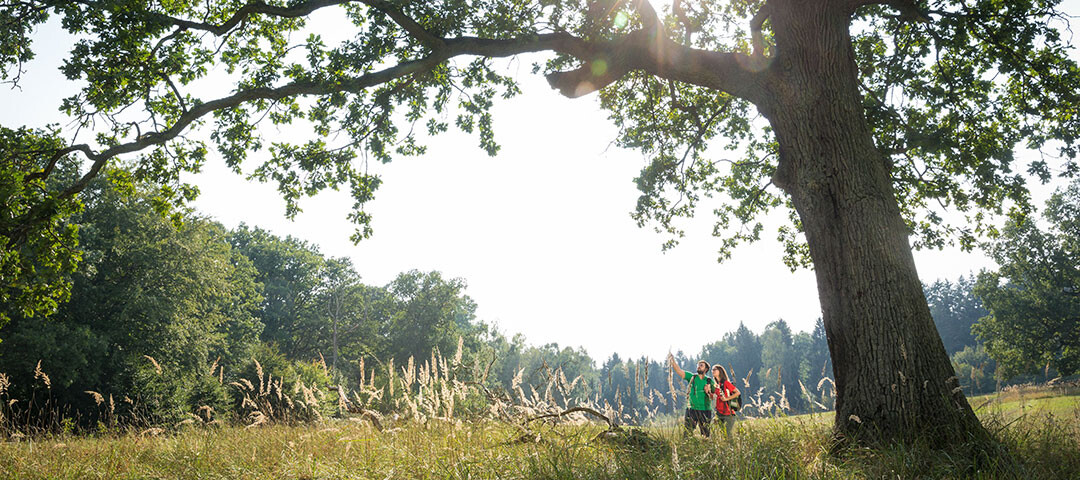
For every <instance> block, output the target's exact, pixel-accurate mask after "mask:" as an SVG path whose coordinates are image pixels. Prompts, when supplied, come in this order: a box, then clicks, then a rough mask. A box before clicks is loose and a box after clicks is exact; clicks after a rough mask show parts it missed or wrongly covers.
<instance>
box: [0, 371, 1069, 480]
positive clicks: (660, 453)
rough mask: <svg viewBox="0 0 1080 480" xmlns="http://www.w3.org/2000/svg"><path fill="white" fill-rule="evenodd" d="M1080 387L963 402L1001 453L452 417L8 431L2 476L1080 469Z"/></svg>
mask: <svg viewBox="0 0 1080 480" xmlns="http://www.w3.org/2000/svg"><path fill="white" fill-rule="evenodd" d="M1078 390H1080V389H1078V388H1077V387H1075V386H1073V387H1070V388H1055V387H1047V386H1024V387H1013V388H1011V389H1006V390H1004V391H1002V392H999V393H996V394H993V395H989V396H981V397H974V398H972V405H974V406H975V407H976V408H977V409H978V411H979V414H980V417H981V418H982V419H983V421H984V423H985V424H986V426H987V427H988V428H989V429H990V430H991V431H992V432H993V433H994V434H995V436H996V437H997V438H998V439H999V440H1000V445H999V446H998V448H1000V449H1001V453H1002V455H1000V456H997V457H996V458H995V459H992V460H983V461H978V460H977V459H975V458H974V457H972V455H971V452H966V450H965V448H964V446H958V447H957V448H956V449H954V450H952V451H949V452H942V451H929V450H926V449H922V448H919V447H918V446H900V445H897V446H891V447H885V448H877V449H869V448H854V447H850V448H845V449H840V450H839V451H834V449H833V445H832V443H831V435H830V429H829V424H830V422H831V415H830V414H829V413H819V414H814V415H798V416H787V417H786V416H778V417H773V418H754V419H744V420H742V421H740V422H739V424H738V427H737V431H736V434H735V435H733V438H730V439H728V438H724V437H723V435H716V434H714V435H713V436H712V438H710V439H704V438H701V437H700V436H697V435H695V436H689V437H687V436H684V435H683V432H682V430H681V427H680V426H679V424H678V423H677V422H678V420H679V419H677V418H674V417H672V418H666V419H665V418H658V419H655V420H653V421H652V422H651V423H650V425H649V426H647V427H639V428H634V427H623V428H621V429H620V431H619V432H618V433H613V432H611V431H609V429H608V428H607V427H606V426H605V425H604V424H602V423H598V422H593V421H582V420H580V419H579V420H574V421H570V422H566V423H561V422H560V423H556V422H554V420H553V419H543V420H541V421H535V422H530V423H528V424H522V423H520V422H510V421H499V420H477V421H463V420H455V419H449V418H442V419H435V418H432V419H428V420H427V421H424V422H419V421H415V420H407V419H401V420H394V419H393V418H392V417H384V418H383V420H382V422H381V423H379V424H376V423H375V422H372V421H370V419H369V418H366V417H365V416H362V415H360V416H358V415H349V416H347V417H346V418H327V419H322V420H316V421H311V422H305V423H296V424H291V425H290V424H284V423H261V424H258V425H254V426H251V425H249V426H239V425H229V424H224V423H216V424H212V423H206V424H200V423H196V422H191V423H187V424H184V425H181V426H179V427H178V428H176V429H171V430H168V431H165V430H161V429H147V430H144V431H141V432H139V431H133V430H127V431H112V432H110V431H107V430H106V431H100V432H98V433H95V434H92V435H75V434H52V435H46V436H41V437H33V436H29V437H23V438H12V439H9V441H6V442H4V443H2V444H0V476H3V477H4V478H27V479H29V478H58V479H59V478H71V479H75V478H240V479H260V478H295V479H354V478H355V479H367V478H380V479H381V478H419V479H429V478H431V479H434V478H454V479H457V478H461V479H464V478H521V479H534V478H556V479H557V478H599V479H608V478H610V479H615V478H618V479H626V478H641V479H677V478H686V479H691V478H695V479H711V478H716V479H720V478H747V479H749V478H754V479H758V478H775V479H796V478H815V479H816V478H820V479H833V478H836V479H846V478H904V479H907V478H1025V479H1043V478H1046V479H1054V478H1080V395H1078V393H1080V392H1078Z"/></svg>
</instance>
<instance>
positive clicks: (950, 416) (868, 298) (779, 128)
mask: <svg viewBox="0 0 1080 480" xmlns="http://www.w3.org/2000/svg"><path fill="white" fill-rule="evenodd" d="M773 1H776V2H777V4H778V5H776V7H778V8H774V9H773V12H772V16H771V18H770V20H771V22H772V25H773V31H774V32H776V34H775V35H776V44H777V49H776V50H777V52H778V53H777V55H776V58H775V64H774V65H772V67H771V68H770V77H769V83H770V85H769V89H770V91H772V92H774V94H775V95H776V97H777V98H776V99H775V101H774V102H770V103H771V105H773V106H765V108H763V109H762V111H763V113H764V114H765V116H766V117H767V118H768V119H769V120H770V122H771V123H772V126H773V128H774V129H775V132H776V136H777V140H778V142H779V145H780V165H779V167H778V169H777V173H776V176H775V179H774V181H775V183H776V184H777V185H779V186H780V187H781V188H782V189H784V190H785V191H786V192H787V193H788V194H789V195H791V199H792V202H793V204H794V205H795V208H796V210H797V211H798V213H799V218H800V219H801V221H802V224H803V229H804V231H805V234H806V240H807V243H808V245H809V247H810V254H811V257H812V258H813V262H814V269H815V273H816V275H817V282H818V294H819V296H820V300H821V306H822V313H823V317H824V323H825V330H826V334H827V337H828V342H829V350H830V352H831V355H832V360H833V372H834V375H835V380H836V390H837V401H836V432H837V433H838V434H839V435H841V436H844V437H848V438H852V437H858V438H861V439H865V440H869V441H871V442H874V441H894V440H895V441H901V442H912V441H926V442H929V443H930V444H931V445H934V446H944V445H948V444H955V443H956V442H970V441H972V440H982V439H985V438H986V432H985V430H984V429H983V428H982V426H981V424H980V423H979V421H978V419H977V418H976V417H975V414H974V413H973V412H972V410H971V407H970V406H969V405H968V403H967V400H966V399H965V398H964V395H963V394H962V393H961V392H960V389H959V388H957V387H958V385H959V383H958V381H957V379H956V377H955V376H954V373H953V369H952V365H951V363H950V361H949V358H948V355H947V354H946V352H945V347H944V345H943V344H942V342H941V338H940V337H939V336H938V333H937V329H936V328H935V327H934V322H933V319H932V318H931V316H930V310H929V308H928V307H927V304H926V298H925V296H924V294H923V291H922V285H921V283H920V281H919V277H918V274H917V273H916V270H915V263H914V259H913V257H912V254H911V247H910V245H909V243H908V238H907V235H908V230H907V227H906V226H905V224H904V221H903V219H902V217H901V215H900V209H899V207H898V205H897V202H896V197H895V194H894V192H893V188H892V184H891V179H890V171H889V165H888V164H887V162H886V161H885V159H884V157H883V156H882V155H881V154H880V153H879V152H878V150H877V149H876V147H875V146H874V142H873V137H872V135H871V131H870V129H869V126H868V125H867V123H866V119H865V116H864V112H863V107H862V100H861V95H860V92H859V89H858V83H857V82H858V80H857V76H856V75H857V70H856V65H855V60H854V53H853V51H852V47H851V38H850V35H849V33H848V22H849V20H850V12H845V11H844V10H843V8H842V7H832V6H830V3H831V2H828V1H825V0H818V1H809V2H807V1H804V0H779V1H777V0H773Z"/></svg>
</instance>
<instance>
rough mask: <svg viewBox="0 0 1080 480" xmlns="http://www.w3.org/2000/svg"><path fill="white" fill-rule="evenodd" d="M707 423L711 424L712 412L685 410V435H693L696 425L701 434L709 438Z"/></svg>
mask: <svg viewBox="0 0 1080 480" xmlns="http://www.w3.org/2000/svg"><path fill="white" fill-rule="evenodd" d="M709 422H712V410H694V409H692V408H688V409H686V433H693V432H694V426H695V425H696V426H697V427H698V428H699V429H701V434H702V435H705V438H709Z"/></svg>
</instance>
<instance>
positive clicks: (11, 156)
mask: <svg viewBox="0 0 1080 480" xmlns="http://www.w3.org/2000/svg"><path fill="white" fill-rule="evenodd" d="M323 9H333V10H334V11H335V12H337V14H338V15H336V18H337V19H338V20H339V21H340V23H341V25H344V26H346V27H347V28H348V29H349V30H350V31H351V32H350V34H351V35H350V38H349V39H348V40H347V41H344V42H341V43H340V44H336V45H327V44H326V43H325V42H324V41H323V40H322V38H321V37H319V36H318V35H317V34H316V33H317V32H314V31H313V30H312V29H311V28H310V26H308V25H307V24H306V20H307V19H308V17H309V16H310V15H312V14H313V13H314V12H317V11H319V10H323ZM50 16H55V17H58V18H59V19H60V20H61V22H62V25H63V28H65V29H66V30H68V31H69V32H72V33H75V34H77V35H79V38H80V40H78V41H77V43H76V44H75V45H74V47H73V48H72V50H71V53H70V55H69V57H68V58H67V61H66V63H65V64H64V66H63V68H62V70H63V73H64V74H65V75H67V76H68V78H70V79H72V80H79V81H81V82H83V85H85V87H84V88H83V89H82V90H81V91H80V93H79V94H78V95H76V96H74V97H72V98H70V99H67V100H66V101H64V103H63V105H62V108H63V110H64V111H65V112H66V113H67V114H68V115H70V116H71V117H72V118H73V119H74V120H75V125H76V126H78V127H83V128H91V127H95V128H96V131H97V137H96V138H95V139H94V141H93V142H84V143H80V142H78V141H71V142H69V141H67V139H69V138H70V137H69V136H67V135H69V134H68V133H67V132H61V131H59V130H55V129H53V130H30V129H22V130H19V129H16V128H14V127H7V128H4V129H3V130H2V131H0V139H2V140H3V142H4V143H3V151H2V156H3V162H4V163H3V164H4V168H3V170H4V172H3V178H4V180H5V182H6V184H5V188H4V189H3V190H0V193H3V195H4V198H5V201H4V205H5V207H4V208H5V211H4V212H2V213H3V215H2V216H0V236H3V237H4V238H3V239H2V240H3V241H4V242H5V244H6V245H7V249H6V250H5V255H4V258H3V262H2V263H0V268H2V272H3V275H4V277H3V278H4V279H5V285H4V292H5V293H4V295H5V297H4V300H5V301H8V299H14V300H17V301H18V302H21V303H19V306H20V308H22V310H21V311H22V312H23V313H26V312H31V313H33V312H37V311H47V310H48V308H49V307H50V305H51V303H49V302H38V303H34V302H33V300H34V299H35V298H41V297H47V298H53V299H54V298H57V297H58V296H61V295H62V289H59V290H58V289H55V288H53V289H49V288H47V287H48V286H49V285H52V283H47V282H45V283H43V282H44V281H43V280H35V279H39V278H46V279H49V278H53V277H55V276H56V275H53V276H52V277H49V276H41V275H37V276H35V275H29V274H27V272H28V271H29V270H28V268H29V267H36V268H38V270H36V271H38V272H48V271H50V270H49V269H48V268H45V267H48V266H49V265H52V266H54V267H55V268H53V270H51V271H53V272H62V270H63V269H64V268H66V267H65V266H64V265H62V264H61V262H58V261H57V259H58V258H63V255H62V254H61V253H57V252H58V251H59V250H58V249H59V248H61V247H57V246H56V245H58V244H62V243H63V242H58V241H54V240H47V241H45V240H42V239H43V238H53V237H50V235H51V234H52V233H55V232H57V231H59V232H61V233H63V232H64V231H63V222H62V221H60V220H58V218H59V217H58V216H59V215H62V214H63V213H64V209H65V208H69V209H70V204H71V202H72V201H74V199H77V196H78V193H79V192H80V191H81V190H82V189H83V188H84V187H85V186H86V184H87V182H88V181H89V180H90V179H91V178H93V177H94V176H95V175H97V174H98V172H100V171H101V169H102V168H103V167H104V166H105V165H107V164H108V163H109V162H111V161H113V160H114V159H116V158H118V157H123V156H132V155H137V156H138V159H137V160H136V165H137V168H136V171H135V174H136V175H137V176H139V177H144V178H149V179H152V180H154V181H157V182H159V183H161V184H163V185H165V186H171V187H172V189H171V190H170V189H165V190H163V192H164V193H163V198H162V200H163V201H168V200H177V201H182V200H183V199H184V198H187V197H190V196H191V194H192V193H193V191H192V190H191V189H190V188H186V187H185V186H184V185H181V184H180V183H179V181H178V179H179V174H180V172H183V171H191V170H195V169H197V168H199V166H200V165H201V164H202V163H203V162H204V161H205V159H206V157H207V149H206V147H205V146H204V145H203V143H201V142H200V141H198V140H195V139H192V138H189V137H188V136H187V135H188V134H189V132H191V131H192V130H194V129H195V128H197V127H200V126H206V127H210V128H211V129H212V131H213V133H212V135H211V139H212V142H213V143H214V144H215V145H216V147H217V150H218V152H219V156H220V157H221V158H222V159H223V161H224V162H226V163H227V164H228V165H229V166H231V167H233V168H235V169H237V171H240V169H241V167H242V162H243V161H244V160H245V159H247V158H249V157H251V158H254V159H258V160H259V163H258V164H257V166H255V167H254V169H252V170H251V171H253V172H254V176H255V177H256V178H259V179H262V180H268V181H275V182H277V183H278V185H279V188H280V190H281V192H282V194H283V196H284V197H285V198H286V200H288V202H289V208H290V213H292V212H295V208H296V203H295V202H296V200H297V199H298V198H299V197H300V196H302V195H305V194H312V193H315V192H318V191H319V190H322V189H325V188H329V187H333V188H338V187H344V188H349V189H350V190H351V191H352V193H353V197H354V198H355V199H356V202H357V206H356V210H355V212H354V213H353V214H352V218H351V219H352V220H353V221H355V222H356V223H357V225H358V230H357V239H359V238H361V237H364V236H367V235H368V234H370V229H369V228H368V219H369V217H368V213H367V212H365V211H364V209H363V205H364V203H365V202H366V201H368V200H369V199H370V198H372V195H373V192H374V190H375V189H376V188H377V186H378V183H379V179H378V178H377V177H376V176H374V175H369V174H368V173H366V172H367V170H366V169H365V168H363V164H364V162H365V161H366V160H367V159H376V160H381V161H389V160H390V158H391V157H392V156H401V155H410V154H418V153H422V152H423V151H424V148H425V147H424V146H423V145H421V143H420V142H421V140H423V139H424V138H426V137H427V134H436V133H439V132H442V131H445V130H447V129H448V128H449V127H450V124H451V123H453V124H454V125H455V126H456V127H457V128H460V129H462V130H464V131H466V132H475V133H477V134H478V137H479V142H480V145H481V147H482V148H484V149H485V150H487V151H488V152H489V153H491V154H494V153H496V152H497V150H498V145H497V144H496V142H495V140H494V135H493V130H492V119H491V116H490V113H489V110H490V107H491V105H492V104H493V102H494V101H495V100H496V97H499V96H511V95H514V94H517V93H518V88H517V85H516V83H515V81H514V80H513V79H512V78H508V77H506V76H505V75H503V74H502V73H501V72H500V71H499V70H497V69H495V68H493V67H492V65H493V62H492V58H496V57H507V56H513V55H518V54H524V53H529V52H550V53H549V56H548V57H547V58H548V60H547V61H546V62H545V63H543V64H541V65H537V67H536V71H538V72H540V71H542V72H543V73H544V74H545V75H546V76H547V79H548V81H549V82H550V84H551V85H552V86H553V87H554V88H556V89H558V90H559V91H560V92H562V93H563V94H565V95H567V96H570V97H578V96H582V95H585V94H588V93H590V92H594V91H597V90H600V94H599V97H600V102H601V105H602V106H603V107H604V108H606V109H608V110H609V111H610V116H611V118H612V120H613V121H614V122H615V123H616V124H617V125H618V126H619V127H620V136H619V143H620V145H622V146H625V147H628V148H636V149H639V150H641V151H642V152H644V153H645V154H646V155H648V156H649V157H650V158H651V159H652V161H651V163H650V165H649V166H648V167H647V168H645V169H644V170H643V171H642V174H641V176H640V177H639V178H638V179H637V182H638V185H639V187H640V189H641V190H642V196H641V199H640V201H639V202H638V205H637V209H636V212H635V213H636V216H637V218H638V219H639V220H640V221H641V222H642V223H647V222H655V223H656V224H657V225H659V226H660V227H661V228H663V229H666V230H667V231H669V232H671V233H672V234H674V236H675V237H676V238H677V236H678V235H679V234H680V233H681V232H680V231H679V229H678V221H677V220H678V217H681V216H688V215H691V214H693V212H694V211H695V208H696V207H697V205H698V204H699V202H700V201H701V200H702V198H703V197H711V196H714V195H715V196H717V197H719V198H723V199H726V200H727V201H726V203H725V204H724V206H722V207H720V208H718V209H717V210H716V213H717V214H718V225H717V227H718V228H717V230H718V232H719V233H720V234H721V235H722V236H723V237H724V240H723V250H722V255H727V254H728V253H727V252H728V250H729V249H730V248H731V247H733V246H734V245H735V244H737V243H739V242H741V241H753V240H756V239H757V238H758V237H759V236H760V234H761V230H762V227H761V224H760V223H758V221H757V220H756V219H757V218H759V214H760V213H762V212H765V211H768V210H771V209H774V208H788V209H789V210H790V212H791V214H790V216H791V218H792V224H791V225H789V226H787V227H783V228H781V230H780V237H781V238H782V239H784V240H785V242H786V244H787V245H788V253H789V255H788V256H787V259H786V260H787V261H788V262H789V263H791V264H793V265H796V264H800V263H802V264H809V263H810V262H811V261H812V264H813V267H814V270H815V272H816V275H817V280H818V290H819V294H820V299H821V305H822V314H823V318H824V325H825V330H826V334H827V338H828V343H829V347H830V351H831V355H832V360H833V368H834V373H835V380H836V388H837V403H836V409H837V415H836V425H835V426H836V431H837V432H838V433H839V434H841V435H844V436H852V435H856V434H861V435H866V438H868V439H882V440H892V439H898V440H912V439H914V438H917V437H921V438H923V439H924V440H926V441H928V442H930V443H932V444H936V445H945V444H949V443H953V442H963V441H968V440H971V439H973V438H974V439H978V438H985V432H984V431H983V429H982V427H981V426H980V425H979V422H978V420H977V419H976V417H975V415H974V414H973V413H972V410H971V408H970V407H969V406H968V404H967V401H966V400H965V398H964V396H963V394H962V393H961V392H960V389H959V388H958V383H957V380H956V378H955V377H954V376H953V372H952V368H951V366H950V363H949V359H948V357H947V355H946V353H945V349H944V348H943V346H942V342H941V339H940V338H939V337H938V335H937V333H936V330H935V328H934V323H933V320H932V318H931V316H930V312H929V310H928V308H927V303H926V300H925V298H924V296H923V292H922V288H921V284H920V282H919V278H918V276H917V274H916V271H915V265H914V262H913V260H912V255H911V247H912V244H911V243H910V242H911V240H909V238H911V239H913V240H914V243H915V245H914V246H941V245H944V244H946V243H959V244H960V245H961V246H965V247H970V246H971V245H972V244H973V242H974V241H976V239H978V238H979V237H980V236H981V235H984V234H987V233H990V234H992V233H994V231H993V223H992V222H990V221H989V220H988V219H989V218H990V217H992V216H993V215H989V216H987V215H986V214H987V213H989V214H995V213H996V214H1001V213H1005V212H1009V213H1013V214H1023V213H1024V212H1026V211H1027V210H1028V209H1029V208H1030V206H1029V205H1028V201H1027V200H1028V194H1027V190H1026V186H1025V180H1024V176H1023V175H1021V174H1020V171H1022V170H1025V169H1026V170H1027V172H1028V173H1030V174H1032V175H1034V176H1036V177H1038V178H1040V179H1042V180H1044V181H1046V180H1049V179H1050V178H1051V177H1052V176H1053V175H1055V174H1062V175H1073V174H1075V173H1076V172H1077V164H1076V163H1075V161H1074V160H1073V158H1074V156H1075V145H1074V140H1075V132H1076V131H1077V122H1078V120H1080V115H1078V114H1077V108H1078V107H1077V105H1080V102H1078V98H1077V93H1076V91H1075V85H1077V84H1078V83H1080V82H1078V81H1080V73H1078V71H1077V67H1076V64H1075V63H1074V62H1072V61H1070V60H1069V59H1068V57H1067V53H1068V48H1069V46H1068V44H1067V43H1066V42H1064V41H1063V40H1062V38H1061V35H1060V33H1059V30H1063V29H1064V27H1065V26H1066V23H1067V17H1066V16H1064V15H1062V14H1061V13H1060V12H1059V11H1058V10H1057V2H1056V1H1054V0H928V1H923V0H919V1H913V0H885V1H875V0H764V1H763V0H731V1H724V2H721V1H715V0H700V1H695V0H686V1H683V0H676V1H674V2H673V4H672V5H671V7H670V8H667V7H665V8H662V9H661V10H660V11H659V13H658V11H657V10H656V9H655V8H654V6H653V5H651V4H650V3H649V2H648V1H642V0H561V1H560V0H445V1H404V0H402V1H387V0H358V1H347V0H290V1H282V0H273V1H267V2H263V1H259V0H254V1H252V0H164V1H149V0H74V1H48V0H4V1H3V3H0V25H2V26H0V58H2V62H3V65H4V66H5V68H4V70H3V73H4V76H5V78H7V79H8V80H12V81H17V80H18V77H19V74H20V72H21V68H22V65H23V62H25V61H26V60H28V59H30V58H31V57H32V49H31V40H32V39H33V31H34V27H35V26H38V25H40V24H41V23H42V22H44V21H46V19H47V18H48V17H50ZM324 18H325V17H324ZM322 28H326V27H322ZM215 68H216V69H217V70H218V71H220V70H221V69H222V68H223V69H224V70H226V71H227V73H226V74H220V73H213V74H212V73H211V72H215ZM212 75H216V76H212ZM208 78H212V79H213V81H212V82H208V81H206V79H208ZM196 85H202V88H203V89H210V90H214V89H217V93H216V94H215V95H216V96H208V95H207V94H205V93H204V94H202V95H196V94H195V93H193V92H195V91H196V90H195V89H194V86H196ZM199 91H200V92H204V91H205V90H199ZM755 112H756V114H757V115H759V116H760V117H758V118H761V119H762V120H755V118H756V117H755ZM259 122H272V123H275V124H285V123H290V122H297V123H298V124H300V125H306V126H310V127H311V128H312V134H311V138H312V140H311V141H310V142H308V143H305V144H302V145H294V144H290V143H286V142H280V141H269V140H266V139H263V138H262V137H260V135H259V129H258V123H259ZM765 124H767V127H765V128H764V131H762V130H763V128H761V126H762V125H765ZM414 127H418V128H414ZM421 133H424V134H423V135H422V134H421ZM717 139H727V140H730V142H727V143H723V142H719V141H717ZM264 142H267V143H264ZM1017 145H1023V146H1026V147H1031V148H1040V149H1043V148H1045V149H1047V150H1049V149H1050V148H1051V147H1052V148H1055V149H1058V150H1057V153H1058V154H1059V155H1058V156H1057V157H1053V156H1052V155H1051V157H1041V158H1039V159H1037V160H1035V161H1033V162H1030V163H1028V164H1019V162H1018V161H1017V159H1016V158H1015V157H1014V154H1013V151H1014V148H1015V147H1016V146H1017ZM262 149H266V150H268V153H261V152H260V151H261V150H262ZM725 149H727V150H725ZM728 150H730V151H728ZM1053 153H1054V152H1049V154H1053ZM721 155H722V156H724V157H725V158H732V157H735V158H736V159H735V160H721V159H720V158H719V157H720V156H721ZM72 158H74V159H81V160H83V161H85V169H84V170H83V172H84V174H83V176H82V178H81V179H80V180H77V181H75V182H73V183H69V184H65V185H59V186H57V185H52V184H49V182H48V179H49V177H50V175H51V172H53V171H54V169H55V168H56V167H55V166H56V165H58V164H59V165H63V163H64V162H65V161H71V160H70V159H72ZM1043 158H1057V159H1059V160H1055V161H1047V160H1044V159H1043ZM945 211H947V212H952V213H956V212H960V214H959V215H958V216H957V217H956V218H961V220H959V221H958V222H951V223H950V222H949V221H946V220H945V219H946V218H953V217H950V216H949V215H945V214H943V212H945ZM733 221H734V222H736V223H739V224H741V225H742V227H740V228H730V229H729V228H728V227H729V226H730V224H731V223H732V222H733ZM68 234H70V232H68ZM69 236H70V235H69ZM803 239H805V242H804V241H803ZM673 241H674V240H673ZM43 242H44V243H43ZM34 262H38V263H36V264H35V263H34ZM9 280H11V281H9ZM34 289H37V290H34ZM39 291H40V292H39ZM27 292H30V293H27ZM34 292H39V293H34ZM35 295H36V296H35ZM14 300H13V301H14ZM928 419H933V421H928Z"/></svg>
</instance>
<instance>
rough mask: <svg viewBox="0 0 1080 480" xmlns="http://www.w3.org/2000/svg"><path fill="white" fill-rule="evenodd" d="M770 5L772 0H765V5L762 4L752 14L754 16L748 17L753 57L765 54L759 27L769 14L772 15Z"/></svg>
mask: <svg viewBox="0 0 1080 480" xmlns="http://www.w3.org/2000/svg"><path fill="white" fill-rule="evenodd" d="M772 5H773V4H772V2H769V1H766V2H765V5H762V6H761V9H759V10H758V11H757V13H755V14H754V18H751V19H750V44H751V45H752V46H753V48H754V53H753V56H754V57H758V58H760V57H763V56H765V39H764V38H763V37H762V35H761V28H762V27H763V26H764V25H765V20H766V19H768V18H769V15H772V9H773V7H772Z"/></svg>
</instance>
